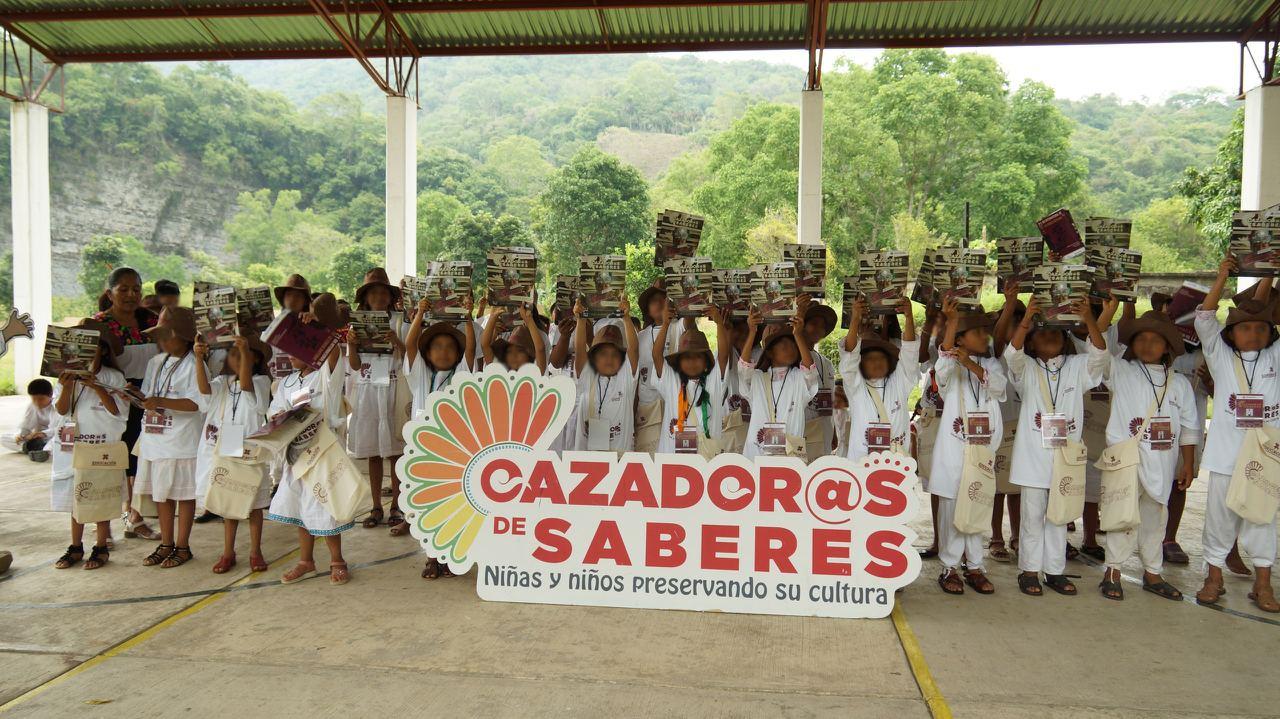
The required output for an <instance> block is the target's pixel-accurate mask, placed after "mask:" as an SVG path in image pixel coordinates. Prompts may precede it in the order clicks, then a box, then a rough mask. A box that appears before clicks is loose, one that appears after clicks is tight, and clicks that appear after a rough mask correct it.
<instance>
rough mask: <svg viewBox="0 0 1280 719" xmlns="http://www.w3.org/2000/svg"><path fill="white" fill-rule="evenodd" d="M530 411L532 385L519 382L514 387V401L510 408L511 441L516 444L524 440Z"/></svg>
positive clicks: (531, 408)
mask: <svg viewBox="0 0 1280 719" xmlns="http://www.w3.org/2000/svg"><path fill="white" fill-rule="evenodd" d="M532 411H533V383H532V382H521V383H520V384H519V385H517V386H516V399H515V402H514V403H513V404H512V407H511V439H513V440H515V441H517V442H519V441H521V440H522V439H524V435H525V434H526V432H527V429H528V426H529V415H530V413H531V412H532Z"/></svg>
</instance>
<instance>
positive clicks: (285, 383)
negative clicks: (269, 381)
mask: <svg viewBox="0 0 1280 719" xmlns="http://www.w3.org/2000/svg"><path fill="white" fill-rule="evenodd" d="M289 377H297V378H298V382H297V385H298V387H302V373H300V372H294V373H293V374H291V375H289ZM289 377H285V378H284V379H283V380H280V389H289V388H291V387H293V385H292V384H290V383H289Z"/></svg>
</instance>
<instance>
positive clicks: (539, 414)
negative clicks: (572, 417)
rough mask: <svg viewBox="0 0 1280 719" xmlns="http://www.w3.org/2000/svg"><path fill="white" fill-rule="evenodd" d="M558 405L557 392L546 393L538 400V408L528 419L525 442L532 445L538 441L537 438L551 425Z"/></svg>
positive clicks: (558, 396) (558, 397)
mask: <svg viewBox="0 0 1280 719" xmlns="http://www.w3.org/2000/svg"><path fill="white" fill-rule="evenodd" d="M559 407H560V395H558V394H554V393H548V394H546V395H544V396H543V397H542V399H540V400H539V401H538V408H537V409H536V410H534V413H533V418H532V419H530V420H529V430H528V431H527V432H526V433H525V435H524V443H525V444H527V445H529V446H533V444H534V443H535V442H537V441H538V438H539V437H541V436H542V435H543V434H544V433H545V432H546V431H547V428H548V427H550V426H551V420H552V419H554V418H555V416H556V410H557V409H559Z"/></svg>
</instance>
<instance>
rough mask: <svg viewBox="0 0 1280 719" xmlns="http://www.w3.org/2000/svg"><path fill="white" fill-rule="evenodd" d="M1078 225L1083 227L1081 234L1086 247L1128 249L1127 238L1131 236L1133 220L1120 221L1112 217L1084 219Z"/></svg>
mask: <svg viewBox="0 0 1280 719" xmlns="http://www.w3.org/2000/svg"><path fill="white" fill-rule="evenodd" d="M1080 224H1081V225H1082V226H1083V232H1082V233H1081V234H1082V235H1083V240H1084V244H1085V246H1087V247H1094V246H1096V245H1106V246H1107V247H1128V246H1129V238H1130V237H1131V236H1132V234H1133V220H1120V219H1116V218H1114V217H1086V218H1084V221H1083V222H1081V223H1080Z"/></svg>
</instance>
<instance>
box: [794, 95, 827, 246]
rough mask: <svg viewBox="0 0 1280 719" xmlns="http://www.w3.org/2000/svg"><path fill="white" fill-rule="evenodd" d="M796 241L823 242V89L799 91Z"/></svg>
mask: <svg viewBox="0 0 1280 719" xmlns="http://www.w3.org/2000/svg"><path fill="white" fill-rule="evenodd" d="M796 238H797V241H798V242H805V243H810V244H822V90H804V91H802V92H801V93H800V188H799V202H798V207H797V209H796Z"/></svg>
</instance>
